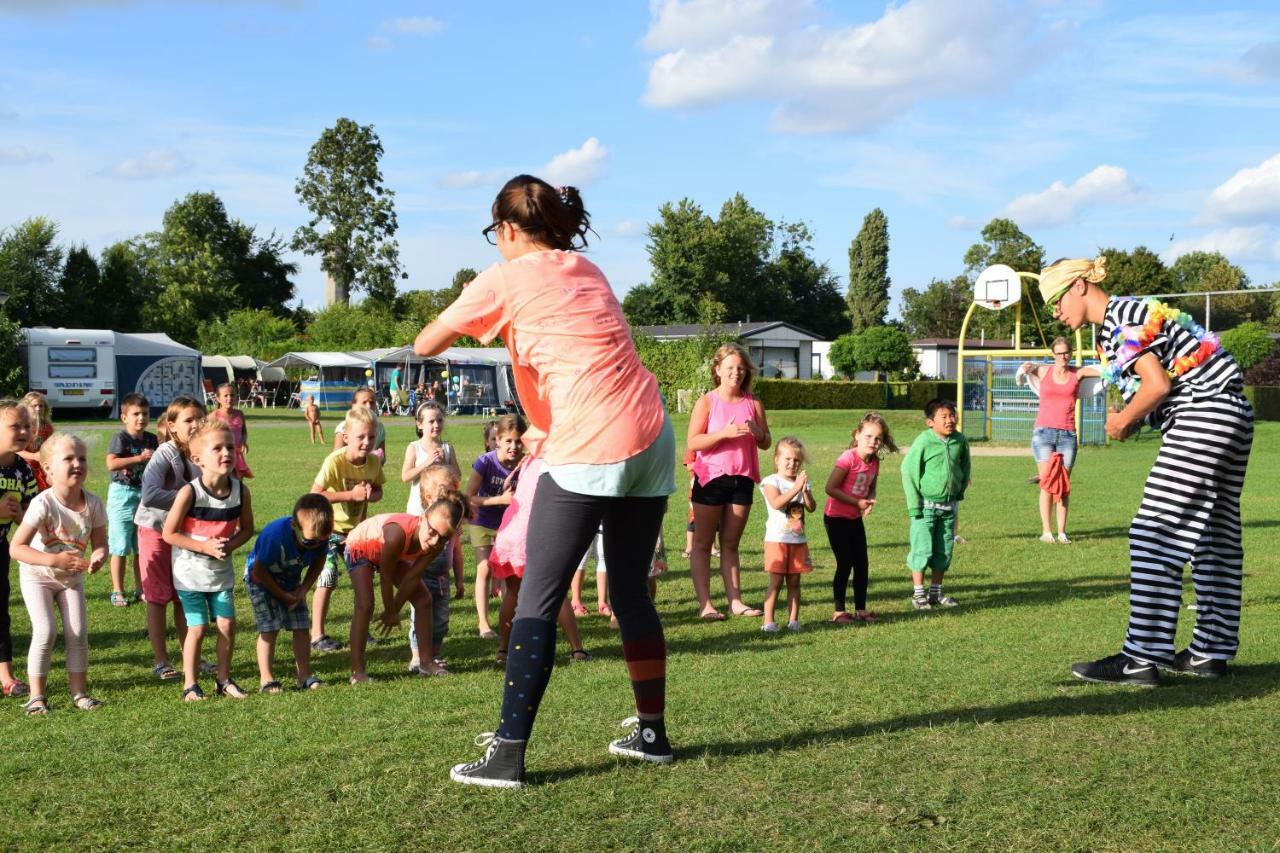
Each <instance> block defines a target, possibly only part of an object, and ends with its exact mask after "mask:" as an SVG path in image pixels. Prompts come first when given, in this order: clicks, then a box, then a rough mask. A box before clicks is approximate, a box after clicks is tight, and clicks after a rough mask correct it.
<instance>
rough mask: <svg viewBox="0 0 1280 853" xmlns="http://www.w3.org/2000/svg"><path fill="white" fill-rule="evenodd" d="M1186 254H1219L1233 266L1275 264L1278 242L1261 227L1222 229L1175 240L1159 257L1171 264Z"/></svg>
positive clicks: (1279, 244) (1279, 249)
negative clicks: (1270, 262)
mask: <svg viewBox="0 0 1280 853" xmlns="http://www.w3.org/2000/svg"><path fill="white" fill-rule="evenodd" d="M1188 252H1221V253H1222V254H1224V255H1226V256H1227V257H1228V258H1230V259H1231V260H1232V261H1235V262H1237V263H1239V262H1248V261H1277V260H1280V242H1277V240H1276V238H1275V235H1274V234H1273V233H1272V232H1271V229H1270V228H1268V227H1267V226H1265V225H1253V226H1249V227H1241V228H1224V229H1222V230H1220V231H1210V232H1209V233H1208V234H1203V235H1201V236H1199V237H1191V238H1188V239H1186V240H1177V241H1175V242H1173V243H1171V244H1170V245H1169V248H1168V249H1166V250H1165V251H1164V252H1163V253H1161V257H1162V258H1163V259H1164V261H1165V262H1166V263H1172V262H1173V261H1175V260H1177V259H1178V258H1180V257H1182V256H1183V255H1185V254H1187V253H1188Z"/></svg>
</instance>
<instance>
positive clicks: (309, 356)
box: [266, 352, 373, 412]
mask: <svg viewBox="0 0 1280 853" xmlns="http://www.w3.org/2000/svg"><path fill="white" fill-rule="evenodd" d="M266 368H279V369H281V370H283V371H286V372H288V371H293V372H295V373H299V374H302V376H303V378H302V379H301V381H300V382H299V383H298V390H297V393H298V394H299V395H300V399H304V400H305V399H306V398H307V397H309V396H314V397H315V399H316V405H318V406H319V407H320V409H321V410H322V411H329V412H345V411H346V410H347V409H348V408H350V406H351V395H352V394H354V393H355V392H356V389H357V388H359V387H361V386H363V385H365V384H367V379H368V377H367V376H366V375H365V371H371V370H372V369H373V362H371V361H370V360H369V359H367V358H363V357H361V356H357V355H355V354H354V353H349V352H287V353H285V354H284V355H282V356H280V357H279V358H277V359H276V360H275V361H272V362H270V363H268V364H267V365H266Z"/></svg>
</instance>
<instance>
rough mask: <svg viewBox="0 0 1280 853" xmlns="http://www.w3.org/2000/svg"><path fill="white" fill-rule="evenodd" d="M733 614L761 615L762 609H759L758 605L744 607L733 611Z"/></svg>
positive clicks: (762, 613)
mask: <svg viewBox="0 0 1280 853" xmlns="http://www.w3.org/2000/svg"><path fill="white" fill-rule="evenodd" d="M733 615H734V616H763V615H764V611H763V610H761V609H759V608H758V607H744V608H743V609H741V610H738V611H735V612H734V614H733Z"/></svg>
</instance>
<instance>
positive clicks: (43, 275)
mask: <svg viewBox="0 0 1280 853" xmlns="http://www.w3.org/2000/svg"><path fill="white" fill-rule="evenodd" d="M57 239H58V226H57V225H56V224H54V222H53V220H51V219H46V218H45V217H43V216H33V217H32V218H30V219H28V220H26V221H25V222H22V223H19V224H18V225H15V226H13V227H12V228H9V229H7V230H6V231H4V232H0V290H3V291H5V292H7V293H8V294H9V301H8V302H7V303H5V313H6V314H7V315H8V316H9V318H10V319H11V320H13V322H15V323H16V324H18V326H51V325H56V324H57V320H58V319H59V313H60V312H59V309H58V299H57V295H58V279H59V277H60V276H61V274H62V247H60V246H59V245H58V244H57Z"/></svg>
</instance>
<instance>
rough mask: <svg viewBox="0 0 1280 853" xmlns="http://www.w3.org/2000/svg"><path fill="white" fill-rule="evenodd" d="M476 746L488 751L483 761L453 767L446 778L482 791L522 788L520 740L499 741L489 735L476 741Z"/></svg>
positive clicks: (485, 752) (522, 763)
mask: <svg viewBox="0 0 1280 853" xmlns="http://www.w3.org/2000/svg"><path fill="white" fill-rule="evenodd" d="M476 746H483V747H488V748H487V749H486V750H485V751H484V758H481V759H480V760H478V761H473V762H471V763H470V764H455V765H454V767H453V769H452V770H450V771H449V778H450V779H452V780H453V781H455V782H461V783H462V784H463V785H483V786H484V787H486V788H523V787H524V746H525V741H522V740H503V739H502V738H500V737H498V736H497V735H495V734H494V733H493V732H485V733H484V734H482V735H479V736H477V737H476Z"/></svg>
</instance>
